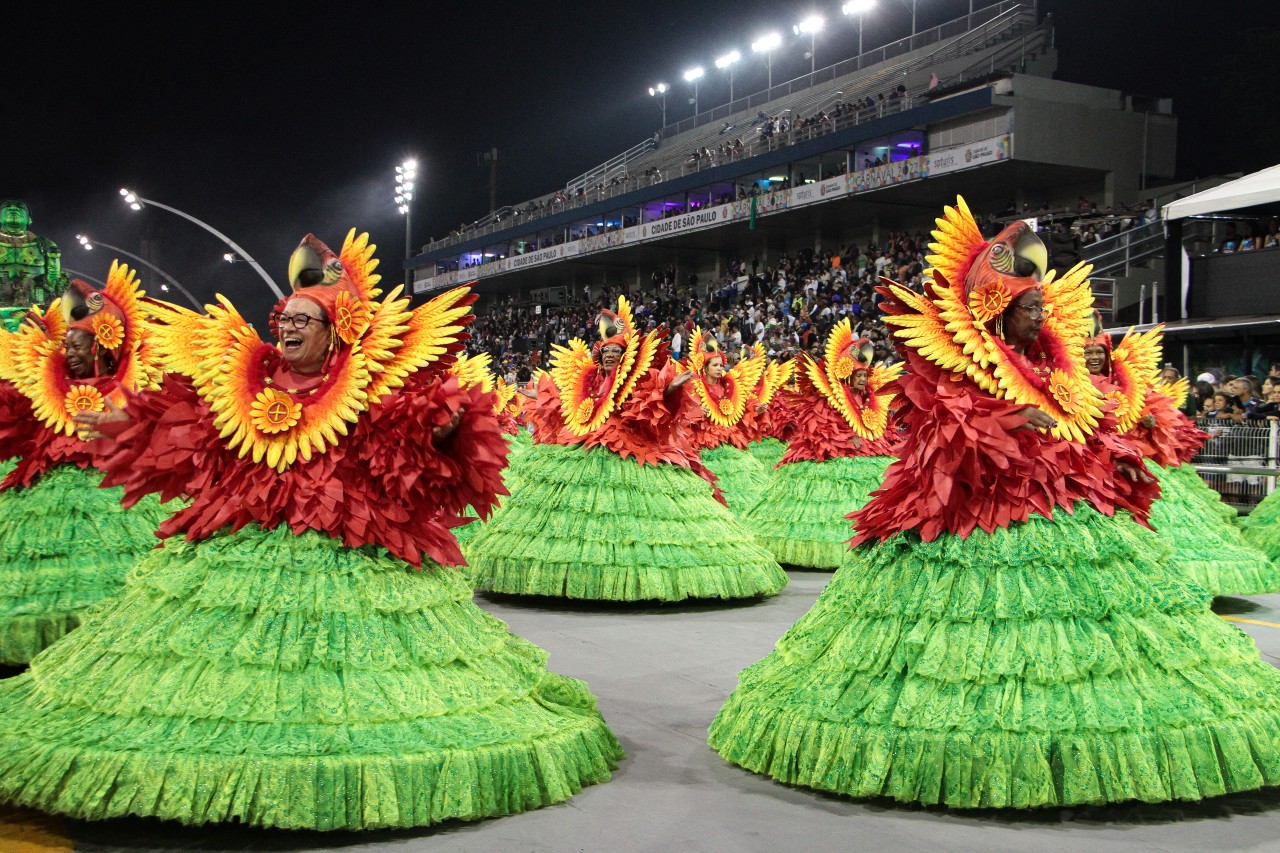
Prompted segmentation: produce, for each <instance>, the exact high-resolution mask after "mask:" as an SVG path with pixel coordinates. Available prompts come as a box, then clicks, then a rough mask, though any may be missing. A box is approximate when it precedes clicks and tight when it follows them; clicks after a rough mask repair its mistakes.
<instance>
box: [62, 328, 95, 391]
mask: <svg viewBox="0 0 1280 853" xmlns="http://www.w3.org/2000/svg"><path fill="white" fill-rule="evenodd" d="M62 349H63V353H64V358H65V362H64V363H65V364H66V366H67V375H68V376H70V377H71V378H72V379H87V378H88V377H90V376H92V375H93V335H91V334H89V333H88V332H86V331H85V330H84V329H72V330H71V331H69V332H67V337H66V338H65V339H64V340H63V342H62Z"/></svg>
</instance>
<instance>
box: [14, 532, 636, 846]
mask: <svg viewBox="0 0 1280 853" xmlns="http://www.w3.org/2000/svg"><path fill="white" fill-rule="evenodd" d="M546 661H547V654H546V652H544V651H543V650H541V649H539V648H538V647H536V646H534V645H532V644H531V643H528V642H526V641H525V640H522V639H520V638H519V637H516V636H514V635H512V634H511V633H510V632H509V631H508V630H507V626H506V625H505V624H504V623H502V622H501V621H499V620H498V619H496V618H494V617H492V616H490V615H488V614H487V613H485V612H484V611H482V610H480V609H479V608H477V607H476V606H475V604H474V602H473V601H472V593H471V588H470V587H469V586H468V585H467V584H466V582H465V581H464V580H463V579H462V577H461V575H460V574H459V573H458V572H457V571H456V570H453V569H445V568H441V567H439V566H436V565H431V564H428V565H426V566H425V567H424V568H423V570H422V571H415V570H414V569H413V568H412V567H410V566H409V565H408V564H406V563H405V562H403V561H402V560H398V559H395V558H393V557H391V556H389V555H388V554H387V553H386V551H385V550H383V549H380V548H376V547H374V546H364V547H361V548H350V547H347V546H344V545H343V544H342V543H341V542H339V541H337V540H334V539H332V538H330V537H328V536H325V535H322V534H319V533H315V532H311V531H308V532H306V533H303V534H302V535H300V536H299V535H294V534H293V533H291V532H290V531H289V530H288V528H286V527H281V528H278V529H276V530H273V531H264V530H262V529H261V528H259V527H257V526H256V525H255V526H250V527H246V528H244V529H242V530H240V531H238V532H236V533H225V532H223V533H219V534H215V535H214V536H213V537H211V538H209V539H207V540H204V541H202V542H199V543H194V544H193V543H190V542H186V541H182V540H174V539H171V540H169V541H168V542H167V543H166V544H165V546H164V548H162V549H160V550H159V551H155V552H153V553H152V554H150V555H149V556H147V557H146V558H145V559H143V560H142V561H141V562H140V563H139V564H138V565H137V567H136V568H135V569H134V570H133V571H132V572H131V573H130V575H129V579H128V584H127V586H126V587H125V589H124V591H123V592H122V593H121V594H120V595H119V596H118V597H116V598H114V599H112V600H111V601H110V602H109V603H106V604H104V605H103V606H102V607H100V608H98V609H97V610H95V611H93V613H92V614H90V615H89V616H88V617H87V618H86V619H85V622H84V624H83V625H82V626H81V627H80V628H79V629H78V630H77V631H75V632H73V633H72V634H70V635H69V636H68V637H67V638H66V639H65V640H63V641H62V642H60V643H57V644H56V645H54V646H52V647H50V648H49V649H47V650H46V651H45V653H44V654H42V655H40V656H39V657H37V658H36V659H35V660H34V661H32V663H31V667H30V670H29V671H28V672H27V673H24V674H23V675H20V676H18V677H16V678H11V679H8V680H7V681H3V682H0V719H2V720H4V721H5V724H4V726H3V727H2V728H0V799H3V800H7V801H9V802H12V803H16V804H19V805H24V806H33V807H35V808H39V809H43V810H45V811H49V812H55V813H60V814H67V815H71V816H74V817H77V818H84V819H90V820H95V819H101V818H112V817H118V816H123V815H141V816H151V817H158V818H163V819H167V820H176V821H181V822H183V823H188V824H202V823H209V822H228V821H240V822H243V823H247V824H254V825H259V826H274V827H283V828H290V829H300V828H305V829H368V828H374V827H409V826H423V825H426V824H432V823H436V822H438V821H443V820H448V819H450V818H458V819H463V820H470V819H476V818H483V817H490V816H494V815H502V814H509V813H512V812H520V811H524V810H526V809H531V808H536V807H538V806H543V805H547V804H549V803H555V802H559V801H561V800H564V799H566V798H568V797H569V796H571V795H572V794H574V793H576V792H577V791H579V790H580V789H581V788H582V787H583V786H584V785H588V784H591V783H594V782H603V781H605V780H607V779H608V778H609V775H610V770H611V769H612V768H613V767H615V766H616V763H617V761H618V760H619V759H620V758H621V757H622V752H621V749H620V747H619V746H618V743H617V741H616V740H615V739H614V736H613V734H612V733H611V732H610V731H609V729H608V728H607V727H606V726H605V724H604V721H603V720H602V719H601V717H600V715H599V713H598V712H597V711H596V708H595V701H594V699H593V698H592V696H591V694H590V692H589V691H588V689H587V687H586V685H584V684H583V683H581V682H579V681H576V680H574V679H570V678H565V677H563V676H559V675H555V674H553V673H551V672H549V671H548V670H547V668H546Z"/></svg>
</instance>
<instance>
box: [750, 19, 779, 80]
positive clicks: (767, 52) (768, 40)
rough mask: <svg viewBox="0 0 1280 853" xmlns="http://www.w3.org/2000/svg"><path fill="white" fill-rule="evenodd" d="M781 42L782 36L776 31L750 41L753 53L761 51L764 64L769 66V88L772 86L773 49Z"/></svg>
mask: <svg viewBox="0 0 1280 853" xmlns="http://www.w3.org/2000/svg"><path fill="white" fill-rule="evenodd" d="M780 44H782V36H781V35H779V34H778V33H769V34H768V35H763V36H761V37H760V38H758V39H756V40H755V41H753V42H752V43H751V51H752V52H753V53H763V54H764V61H765V65H766V66H768V68H769V88H770V89H772V88H773V49H774V48H776V47H777V46H778V45H780Z"/></svg>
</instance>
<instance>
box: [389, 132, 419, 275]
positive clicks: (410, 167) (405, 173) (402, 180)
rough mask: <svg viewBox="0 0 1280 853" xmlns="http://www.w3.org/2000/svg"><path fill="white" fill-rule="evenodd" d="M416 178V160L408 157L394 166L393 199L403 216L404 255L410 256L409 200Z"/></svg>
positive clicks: (410, 220)
mask: <svg viewBox="0 0 1280 853" xmlns="http://www.w3.org/2000/svg"><path fill="white" fill-rule="evenodd" d="M417 179H418V161H417V160H415V159H413V158H412V157H410V158H409V159H408V160H405V161H404V162H403V163H401V164H400V165H399V166H396V188H395V201H396V210H397V211H399V212H400V215H401V216H403V217H404V256H405V257H406V258H407V257H409V256H410V254H411V251H410V247H411V246H412V239H411V236H410V225H411V223H412V222H413V210H412V207H411V205H410V202H412V201H413V187H414V184H415V182H416V181H417Z"/></svg>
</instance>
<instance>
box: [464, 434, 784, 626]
mask: <svg viewBox="0 0 1280 853" xmlns="http://www.w3.org/2000/svg"><path fill="white" fill-rule="evenodd" d="M521 464H522V468H523V470H522V473H521V477H520V479H519V481H518V482H517V483H516V484H515V488H513V489H512V490H511V497H509V498H508V499H507V500H506V502H505V503H504V504H503V506H502V507H501V509H499V510H498V511H497V512H496V513H494V515H493V517H492V518H491V519H490V520H489V522H488V523H487V524H485V525H484V527H483V528H482V529H481V530H480V531H479V532H478V533H477V534H476V535H475V536H473V537H472V538H471V539H470V540H469V541H467V542H466V543H464V545H463V549H462V550H463V554H464V555H465V556H466V558H467V562H468V563H469V567H468V569H467V574H468V577H469V578H470V579H471V580H472V582H473V583H474V584H475V585H476V586H477V587H478V588H479V589H482V590H489V591H494V592H504V593H513V594H517V595H545V596H556V597H563V598H584V599H597V600H611V601H643V600H660V601H680V600H683V599H686V598H752V597H756V596H764V595H773V594H774V593H776V592H777V591H778V590H780V589H782V587H783V586H785V585H786V583H787V575H786V573H785V572H783V571H782V568H781V567H780V566H779V565H778V564H777V563H776V562H775V561H774V559H773V558H772V557H771V556H769V553H768V552H767V551H765V550H764V549H763V548H761V547H760V546H759V545H757V544H756V543H755V540H754V539H753V538H752V536H751V534H750V533H749V532H748V531H747V529H746V528H745V527H743V526H742V524H740V523H739V521H738V520H737V518H736V517H735V516H734V515H733V513H731V512H730V511H729V510H728V509H726V508H725V507H724V506H723V505H722V504H720V503H719V502H718V501H716V500H715V498H713V497H712V493H711V488H710V487H709V486H708V485H707V481H706V480H704V479H702V478H701V477H699V476H698V475H697V474H695V473H694V472H693V471H690V470H689V469H688V468H681V467H679V466H676V465H671V464H667V463H662V464H659V465H639V464H637V463H636V462H635V460H632V459H623V458H621V457H620V456H618V455H617V454H614V453H611V452H609V451H608V450H605V449H604V448H599V447H597V448H592V449H590V450H583V449H582V448H580V447H576V446H565V445H556V444H535V445H533V446H532V447H530V448H529V449H528V451H527V452H526V453H525V454H524V455H523V456H522V457H521Z"/></svg>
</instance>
